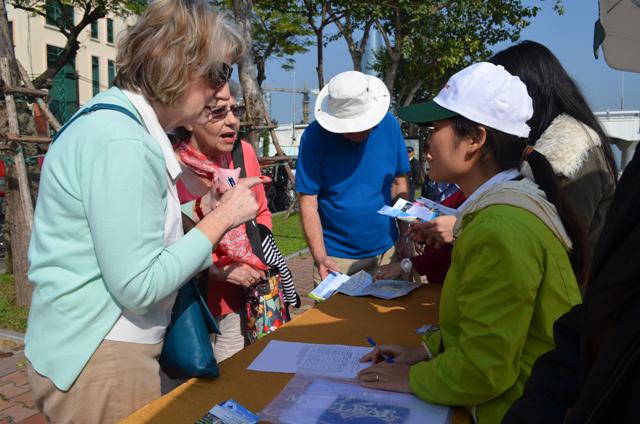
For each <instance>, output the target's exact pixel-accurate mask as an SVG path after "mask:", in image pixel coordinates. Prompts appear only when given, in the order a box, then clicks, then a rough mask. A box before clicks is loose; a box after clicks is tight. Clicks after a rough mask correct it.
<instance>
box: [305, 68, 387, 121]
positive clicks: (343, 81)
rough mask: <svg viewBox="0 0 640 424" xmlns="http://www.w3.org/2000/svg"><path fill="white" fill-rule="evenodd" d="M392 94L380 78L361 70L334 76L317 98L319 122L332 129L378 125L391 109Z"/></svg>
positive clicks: (316, 112)
mask: <svg viewBox="0 0 640 424" xmlns="http://www.w3.org/2000/svg"><path fill="white" fill-rule="evenodd" d="M390 102H391V96H389V90H388V89H387V86H386V85H385V84H384V82H382V81H381V80H380V79H379V78H376V77H373V76H371V75H366V74H363V73H362V72H358V71H347V72H342V73H340V74H338V75H336V76H335V77H333V78H331V80H330V81H329V83H328V84H327V85H325V86H324V87H323V88H322V90H321V91H320V94H318V97H317V98H316V106H315V115H316V120H317V121H318V123H319V124H320V125H321V126H322V127H323V128H324V129H326V130H328V131H331V132H333V133H339V134H344V133H353V132H360V131H366V130H368V129H370V128H373V127H375V126H376V125H378V124H379V123H380V121H382V118H384V116H385V115H386V114H387V111H388V110H389V103H390Z"/></svg>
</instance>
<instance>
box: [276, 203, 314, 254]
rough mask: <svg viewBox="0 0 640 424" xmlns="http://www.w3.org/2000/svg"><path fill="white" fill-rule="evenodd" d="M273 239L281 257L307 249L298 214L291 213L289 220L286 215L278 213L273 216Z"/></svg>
mask: <svg viewBox="0 0 640 424" xmlns="http://www.w3.org/2000/svg"><path fill="white" fill-rule="evenodd" d="M273 237H274V238H275V240H276V244H277V245H278V247H279V248H280V251H281V252H282V255H283V256H287V255H289V254H291V253H294V252H297V251H299V250H302V249H304V248H306V247H307V242H306V240H305V239H304V234H303V233H302V224H301V223H300V215H299V213H298V212H295V213H292V214H291V215H290V216H289V218H287V214H286V213H280V214H278V215H276V216H274V217H273Z"/></svg>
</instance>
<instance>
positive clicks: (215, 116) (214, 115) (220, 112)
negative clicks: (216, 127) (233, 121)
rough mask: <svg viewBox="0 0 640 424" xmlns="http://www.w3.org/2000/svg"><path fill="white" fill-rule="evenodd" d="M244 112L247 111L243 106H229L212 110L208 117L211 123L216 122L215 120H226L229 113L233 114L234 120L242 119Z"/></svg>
mask: <svg viewBox="0 0 640 424" xmlns="http://www.w3.org/2000/svg"><path fill="white" fill-rule="evenodd" d="M246 111H247V108H245V107H244V106H238V105H233V106H229V107H228V108H227V107H218V108H215V109H213V110H212V111H211V114H210V115H209V116H210V119H211V120H212V121H217V120H220V119H224V118H226V117H227V114H228V113H229V112H231V113H233V116H235V117H236V118H238V119H242V117H243V116H244V114H245V112H246Z"/></svg>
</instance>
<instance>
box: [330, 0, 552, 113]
mask: <svg viewBox="0 0 640 424" xmlns="http://www.w3.org/2000/svg"><path fill="white" fill-rule="evenodd" d="M331 3H332V13H333V16H334V19H336V24H337V26H338V28H339V30H340V33H341V34H340V35H341V36H342V37H343V38H344V39H345V40H346V42H347V45H348V46H349V50H350V53H351V55H352V58H353V59H354V66H357V65H358V64H359V59H358V58H357V57H354V56H357V54H359V52H360V51H362V50H363V48H364V47H363V44H366V41H367V40H366V36H365V35H364V34H363V31H364V29H366V28H367V25H368V24H369V23H371V22H372V21H373V22H374V23H375V27H376V28H377V29H378V31H379V32H380V33H381V34H382V36H383V39H384V42H385V46H384V47H383V48H381V49H380V51H378V52H377V58H376V62H375V64H374V69H376V71H377V72H378V73H379V75H380V76H381V77H382V78H383V79H384V80H385V83H386V84H387V86H388V87H389V89H390V90H391V91H392V93H393V97H394V102H395V103H396V104H398V105H402V104H405V103H409V102H411V101H418V100H420V99H423V98H427V97H430V96H431V95H432V94H433V93H434V92H437V91H438V89H439V88H440V87H441V86H442V84H443V83H444V81H445V80H446V78H447V77H448V76H449V75H451V74H452V73H453V72H455V71H457V70H459V69H461V68H463V67H465V66H467V65H469V64H471V63H474V62H477V61H480V60H484V59H486V58H487V57H488V56H489V55H490V54H491V50H490V47H491V46H493V45H495V44H497V43H500V42H503V41H512V42H514V41H516V40H518V39H519V37H520V32H521V31H522V29H523V28H525V27H526V26H527V25H529V23H530V22H531V20H532V19H533V18H534V17H535V16H536V14H537V13H538V12H539V10H540V7H539V6H525V5H523V2H522V1H521V0H423V1H416V0H396V1H393V2H371V1H368V0H367V1H363V0H349V1H346V0H337V1H333V2H331ZM553 3H554V4H553V8H554V10H556V11H557V13H559V14H562V13H563V8H562V0H553ZM358 33H359V34H360V35H359V36H360V40H356V39H355V37H354V34H358ZM355 47H358V49H357V50H356V49H355ZM400 82H401V83H400Z"/></svg>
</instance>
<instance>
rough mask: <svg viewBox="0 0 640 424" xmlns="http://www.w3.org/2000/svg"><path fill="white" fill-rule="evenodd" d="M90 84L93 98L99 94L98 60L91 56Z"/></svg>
mask: <svg viewBox="0 0 640 424" xmlns="http://www.w3.org/2000/svg"><path fill="white" fill-rule="evenodd" d="M91 83H92V87H93V95H94V96H95V95H96V94H98V93H99V92H100V58H99V57H97V56H91Z"/></svg>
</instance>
